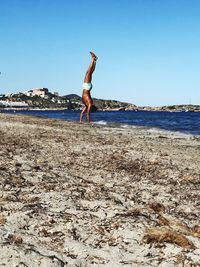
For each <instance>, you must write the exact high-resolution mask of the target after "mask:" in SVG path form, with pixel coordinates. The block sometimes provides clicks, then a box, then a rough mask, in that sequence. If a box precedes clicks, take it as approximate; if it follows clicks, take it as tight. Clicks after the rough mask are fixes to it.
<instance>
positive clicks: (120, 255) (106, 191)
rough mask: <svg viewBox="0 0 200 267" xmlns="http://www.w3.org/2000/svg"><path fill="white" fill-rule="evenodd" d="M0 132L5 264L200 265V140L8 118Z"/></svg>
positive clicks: (0, 122)
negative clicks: (199, 197) (199, 193)
mask: <svg viewBox="0 0 200 267" xmlns="http://www.w3.org/2000/svg"><path fill="white" fill-rule="evenodd" d="M0 130H1V138H0V143H1V152H0V162H1V165H0V179H1V181H0V182H1V183H0V186H1V192H2V194H1V196H0V205H1V214H0V234H1V235H0V238H1V242H0V243H1V244H0V246H1V251H2V253H1V255H0V262H1V263H2V264H5V266H16V265H18V264H19V263H20V262H23V263H24V264H25V265H27V266H37V267H42V266H52V267H54V266H55V267H59V266H64V267H65V266H66V267H67V266H87V267H92V266H106V267H113V266H116V267H122V266H124V265H125V266H128V267H129V266H130V267H131V266H138V267H147V266H148V267H149V266H150V265H151V266H155V267H156V266H158V264H159V266H160V267H166V266H168V267H173V266H178V267H182V266H183V265H185V266H190V265H191V264H193V265H194V266H198V264H199V263H200V225H199V217H200V212H199V206H198V205H199V200H198V185H199V180H200V151H199V146H200V139H199V138H196V137H195V136H193V135H188V134H183V133H181V134H179V133H174V132H169V131H164V130H155V129H149V130H147V129H146V128H144V127H141V128H140V127H133V128H114V127H107V126H101V125H90V124H86V123H82V124H80V123H78V122H72V121H62V120H56V119H48V118H41V117H40V118H37V117H34V116H30V115H29V116H24V115H18V116H15V115H10V114H3V113H0ZM11 256H12V257H11ZM67 263H68V264H67ZM34 264H35V265H34Z"/></svg>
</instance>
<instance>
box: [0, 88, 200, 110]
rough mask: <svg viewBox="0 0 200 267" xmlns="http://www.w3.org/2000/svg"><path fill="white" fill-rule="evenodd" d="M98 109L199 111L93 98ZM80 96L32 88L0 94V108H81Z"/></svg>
mask: <svg viewBox="0 0 200 267" xmlns="http://www.w3.org/2000/svg"><path fill="white" fill-rule="evenodd" d="M93 102H94V105H95V106H96V107H97V109H98V110H116V111H122V110H124V111H128V110H129V111H130V110H134V111H140V110H141V111H142V110H144V111H171V112H173V111H185V112H187V111H193V112H197V111H200V105H192V104H182V105H170V106H169V105H166V106H159V107H152V106H137V105H135V104H132V103H127V102H122V101H117V100H105V99H97V98H93ZM82 107H83V104H82V98H81V97H80V96H78V95H76V94H68V95H65V96H61V95H59V93H58V92H51V91H50V90H49V89H48V88H34V89H31V90H27V91H24V92H18V93H6V94H0V109H38V108H39V109H68V110H81V109H82Z"/></svg>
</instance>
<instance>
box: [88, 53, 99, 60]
mask: <svg viewBox="0 0 200 267" xmlns="http://www.w3.org/2000/svg"><path fill="white" fill-rule="evenodd" d="M90 54H91V56H92V58H94V59H95V60H97V59H98V57H97V56H96V55H95V54H94V53H93V52H90Z"/></svg>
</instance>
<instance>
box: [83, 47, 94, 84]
mask: <svg viewBox="0 0 200 267" xmlns="http://www.w3.org/2000/svg"><path fill="white" fill-rule="evenodd" d="M90 54H91V56H92V61H91V63H90V66H89V68H88V70H87V72H86V74H85V78H84V82H85V83H91V81H92V74H93V72H94V70H95V67H96V61H97V57H96V55H95V54H94V53H93V52H90Z"/></svg>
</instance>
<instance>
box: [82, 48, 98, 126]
mask: <svg viewBox="0 0 200 267" xmlns="http://www.w3.org/2000/svg"><path fill="white" fill-rule="evenodd" d="M90 54H91V57H92V60H91V63H90V65H89V68H88V70H87V72H86V74H85V78H84V83H83V94H82V102H83V104H84V105H85V106H84V107H83V110H82V111H81V114H80V122H82V120H83V115H84V113H85V112H86V111H87V115H86V116H87V117H86V118H87V121H88V122H90V112H91V109H92V105H93V102H92V98H91V94H90V91H91V89H92V83H91V81H92V74H93V72H94V70H95V66H96V61H97V56H96V55H95V54H94V53H93V52H90Z"/></svg>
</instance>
